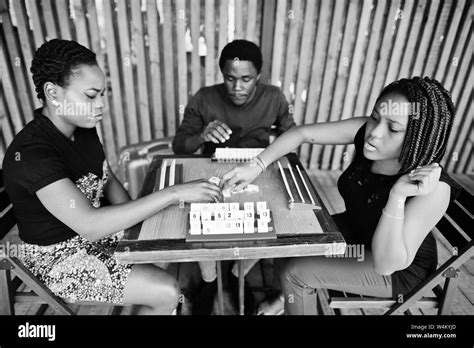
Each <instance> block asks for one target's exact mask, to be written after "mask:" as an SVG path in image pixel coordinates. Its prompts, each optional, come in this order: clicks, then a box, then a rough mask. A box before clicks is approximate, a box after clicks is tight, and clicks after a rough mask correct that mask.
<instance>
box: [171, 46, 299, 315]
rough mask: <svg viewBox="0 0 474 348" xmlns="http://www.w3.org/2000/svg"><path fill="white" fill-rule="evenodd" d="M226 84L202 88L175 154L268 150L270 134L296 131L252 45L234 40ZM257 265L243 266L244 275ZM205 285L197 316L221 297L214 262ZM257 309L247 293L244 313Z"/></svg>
mask: <svg viewBox="0 0 474 348" xmlns="http://www.w3.org/2000/svg"><path fill="white" fill-rule="evenodd" d="M219 67H220V69H221V72H222V75H223V78H224V83H221V84H216V85H213V86H208V87H203V88H201V89H200V90H199V91H198V92H197V93H196V94H195V95H194V96H193V97H192V98H191V100H190V101H189V103H188V105H187V106H186V109H185V111H184V118H183V122H182V124H181V126H180V127H179V129H178V130H177V132H176V135H175V138H174V140H173V150H174V152H175V153H176V154H192V153H194V152H196V151H197V150H198V149H201V148H202V152H203V153H204V154H213V153H214V151H215V149H216V148H217V147H241V148H256V147H262V148H263V147H267V146H268V145H269V141H270V140H269V139H270V130H271V128H272V126H275V133H276V134H277V135H279V134H281V133H283V132H285V131H286V130H288V129H289V128H291V127H292V126H294V125H295V123H294V121H293V117H292V116H291V114H290V113H289V107H288V102H287V101H286V98H285V96H284V94H283V93H282V92H281V91H280V89H279V88H278V87H276V86H271V85H267V84H263V83H260V82H259V81H260V76H261V69H262V53H261V51H260V48H259V47H258V46H257V45H255V44H254V43H252V42H250V41H246V40H234V41H233V42H231V43H229V44H227V45H226V46H225V47H224V49H223V50H222V52H221V56H220V59H219ZM257 262H258V260H244V262H243V267H244V274H247V273H248V272H249V271H250V269H251V268H252V267H253V266H254V265H255V263H257ZM199 266H200V268H201V275H202V281H201V284H200V287H199V292H198V295H197V296H196V297H195V298H194V301H193V314H211V312H212V308H213V303H214V298H215V295H216V292H217V281H216V278H217V274H216V263H215V261H206V262H200V263H199ZM229 282H230V285H231V291H232V297H233V300H234V303H235V304H236V306H237V308H238V267H237V263H235V264H234V266H233V267H232V270H231V274H230V276H229ZM254 309H255V304H254V299H253V295H252V293H251V291H250V290H249V289H248V288H247V287H245V313H246V314H253V313H254Z"/></svg>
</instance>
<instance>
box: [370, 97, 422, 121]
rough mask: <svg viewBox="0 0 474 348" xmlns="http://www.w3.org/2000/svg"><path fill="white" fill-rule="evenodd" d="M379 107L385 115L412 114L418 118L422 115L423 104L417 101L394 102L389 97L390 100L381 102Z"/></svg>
mask: <svg viewBox="0 0 474 348" xmlns="http://www.w3.org/2000/svg"><path fill="white" fill-rule="evenodd" d="M379 109H380V114H381V115H383V116H388V115H391V116H401V115H412V116H413V118H414V119H415V120H416V119H418V118H419V117H420V109H421V106H420V103H417V102H413V103H412V102H394V101H392V99H389V100H388V102H381V103H380V108H379Z"/></svg>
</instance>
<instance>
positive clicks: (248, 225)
mask: <svg viewBox="0 0 474 348" xmlns="http://www.w3.org/2000/svg"><path fill="white" fill-rule="evenodd" d="M241 208H243V210H242V209H241ZM189 222H190V230H189V233H190V234H191V235H216V234H251V233H268V232H270V231H271V230H272V227H270V226H269V223H270V222H271V214H270V210H269V209H268V208H267V202H256V211H255V204H254V202H245V203H244V206H243V207H240V205H239V203H192V204H191V211H190V213H189Z"/></svg>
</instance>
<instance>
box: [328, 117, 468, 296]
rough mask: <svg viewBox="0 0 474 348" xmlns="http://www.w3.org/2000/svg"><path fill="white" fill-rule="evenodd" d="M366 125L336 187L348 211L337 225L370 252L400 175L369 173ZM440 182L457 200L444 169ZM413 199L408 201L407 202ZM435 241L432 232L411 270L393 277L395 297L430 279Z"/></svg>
mask: <svg viewBox="0 0 474 348" xmlns="http://www.w3.org/2000/svg"><path fill="white" fill-rule="evenodd" d="M365 127H366V125H365V124H364V125H363V126H362V127H361V128H360V129H359V130H358V131H357V134H356V136H355V139H354V145H355V157H354V159H353V161H352V163H351V164H350V165H349V167H348V168H347V169H346V170H345V171H344V172H343V173H342V174H341V176H340V178H339V180H338V183H337V186H338V189H339V192H340V194H341V196H342V198H343V199H344V203H345V205H346V211H345V212H344V213H342V214H338V215H339V216H337V218H336V219H335V222H336V224H337V225H338V227H339V228H340V229H341V232H342V233H343V234H344V237H345V238H346V240H347V242H348V243H349V244H352V243H361V244H364V247H365V248H366V249H367V250H370V249H371V242H372V237H373V235H374V232H375V229H376V227H377V224H378V222H379V219H380V216H381V214H382V209H383V208H384V207H385V205H386V203H387V200H388V197H389V194H390V189H391V188H392V186H393V185H394V184H395V182H396V181H397V180H398V178H399V177H400V176H401V175H399V174H397V175H383V174H376V173H372V172H371V171H370V168H371V165H372V163H373V161H372V160H369V159H367V158H365V156H364V154H363V146H364V137H365ZM440 181H444V182H446V183H447V184H448V185H450V187H451V201H452V200H454V199H455V196H456V195H457V193H458V190H459V186H458V185H457V184H456V183H455V182H454V181H453V180H452V179H451V178H450V177H449V176H448V175H447V174H446V172H445V171H444V169H442V172H441V177H440ZM410 198H411V197H408V198H407V201H408V200H409V199H410ZM437 259H438V258H437V249H436V240H435V238H434V237H433V234H432V233H431V232H430V233H429V234H428V235H427V236H426V238H425V240H424V241H423V242H422V243H421V246H420V248H419V249H418V252H417V253H416V255H415V258H414V260H413V262H412V264H411V265H410V266H408V268H406V269H404V270H401V271H396V272H394V273H393V274H392V276H391V277H392V289H393V290H392V295H393V297H394V298H398V295H400V294H401V295H405V294H407V293H409V292H410V291H411V290H412V289H413V288H414V287H415V286H416V285H418V284H419V283H420V282H422V281H423V280H425V279H426V278H427V277H428V276H430V275H431V274H432V273H433V272H434V271H435V270H436V266H437Z"/></svg>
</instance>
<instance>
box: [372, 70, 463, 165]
mask: <svg viewBox="0 0 474 348" xmlns="http://www.w3.org/2000/svg"><path fill="white" fill-rule="evenodd" d="M390 92H400V93H402V94H403V95H405V96H406V98H407V99H408V101H409V102H410V103H417V105H418V107H419V113H418V114H417V115H414V114H413V113H412V112H410V113H409V117H408V125H407V131H406V134H405V139H404V142H403V146H402V150H401V152H400V157H399V158H398V160H399V162H401V163H402V166H401V169H400V171H399V174H405V173H407V172H408V171H410V170H412V169H415V168H416V167H417V166H425V165H428V164H431V163H434V162H436V163H439V162H440V161H441V160H442V159H443V157H444V154H445V152H446V147H447V145H448V139H449V135H450V133H451V128H452V125H453V119H454V114H455V108H454V104H453V101H452V99H451V95H450V94H449V92H448V91H447V90H446V89H445V88H444V87H443V86H442V85H441V83H439V82H438V81H437V80H435V79H430V78H428V77H424V78H421V77H413V78H411V79H406V78H405V79H401V80H398V81H395V82H392V83H391V84H389V85H387V86H386V87H385V88H384V89H383V91H382V93H381V94H380V95H379V97H378V99H377V101H378V100H379V99H380V98H381V97H383V96H384V95H386V94H388V93H390Z"/></svg>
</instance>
